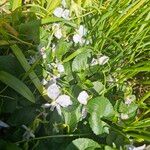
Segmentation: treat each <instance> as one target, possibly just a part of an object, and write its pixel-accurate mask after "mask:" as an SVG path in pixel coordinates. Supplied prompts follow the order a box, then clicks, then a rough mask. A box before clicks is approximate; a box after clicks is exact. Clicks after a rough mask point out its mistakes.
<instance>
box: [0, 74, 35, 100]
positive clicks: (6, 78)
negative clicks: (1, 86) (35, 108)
mask: <svg viewBox="0 0 150 150" xmlns="http://www.w3.org/2000/svg"><path fill="white" fill-rule="evenodd" d="M0 81H2V82H3V83H5V84H6V85H8V86H10V87H11V88H13V89H14V90H15V91H17V92H18V93H19V94H21V95H22V96H24V97H25V98H26V99H28V100H29V101H31V102H33V103H34V102H35V97H34V95H33V94H32V92H31V91H30V89H29V88H28V87H27V86H26V85H25V84H24V83H23V82H21V81H20V80H19V79H17V78H16V77H14V76H13V75H11V74H9V73H7V72H5V71H0Z"/></svg>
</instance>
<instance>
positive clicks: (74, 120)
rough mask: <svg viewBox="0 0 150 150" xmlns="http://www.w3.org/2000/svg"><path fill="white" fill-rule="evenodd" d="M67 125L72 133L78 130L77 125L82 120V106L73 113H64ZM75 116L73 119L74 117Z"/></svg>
mask: <svg viewBox="0 0 150 150" xmlns="http://www.w3.org/2000/svg"><path fill="white" fill-rule="evenodd" d="M63 115H64V120H65V124H66V125H68V126H69V130H70V131H69V132H72V131H74V130H75V129H76V126H77V123H78V122H79V121H80V119H81V117H82V116H81V106H79V107H77V108H76V109H75V110H73V111H65V110H64V111H63ZM72 116H73V117H72Z"/></svg>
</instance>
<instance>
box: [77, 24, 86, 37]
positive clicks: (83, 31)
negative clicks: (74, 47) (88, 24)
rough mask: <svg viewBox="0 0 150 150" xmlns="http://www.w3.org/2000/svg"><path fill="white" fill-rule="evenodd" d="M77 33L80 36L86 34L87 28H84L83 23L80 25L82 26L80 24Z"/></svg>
mask: <svg viewBox="0 0 150 150" xmlns="http://www.w3.org/2000/svg"><path fill="white" fill-rule="evenodd" d="M77 33H78V34H79V35H80V36H84V35H86V33H87V29H86V28H84V26H83V25H80V26H79V29H78V31H77Z"/></svg>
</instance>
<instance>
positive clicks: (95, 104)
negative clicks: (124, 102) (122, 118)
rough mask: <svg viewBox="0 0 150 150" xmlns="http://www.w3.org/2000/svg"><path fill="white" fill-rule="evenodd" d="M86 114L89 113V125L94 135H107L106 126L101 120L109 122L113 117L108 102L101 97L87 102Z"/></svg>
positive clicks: (110, 105)
mask: <svg viewBox="0 0 150 150" xmlns="http://www.w3.org/2000/svg"><path fill="white" fill-rule="evenodd" d="M87 108H88V112H89V113H90V118H89V123H90V126H91V128H92V130H93V132H94V133H95V134H96V135H99V134H102V133H108V125H107V124H106V123H105V122H104V121H102V119H109V120H111V119H112V117H113V116H114V109H113V106H112V104H111V103H110V102H109V100H108V99H107V98H105V97H103V96H101V97H96V98H94V99H91V100H89V102H88V105H87Z"/></svg>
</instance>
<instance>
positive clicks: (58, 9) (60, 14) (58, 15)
mask: <svg viewBox="0 0 150 150" xmlns="http://www.w3.org/2000/svg"><path fill="white" fill-rule="evenodd" d="M62 13H63V8H61V7H57V8H56V9H55V10H54V12H53V14H54V15H55V16H56V17H59V18H61V16H62Z"/></svg>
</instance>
